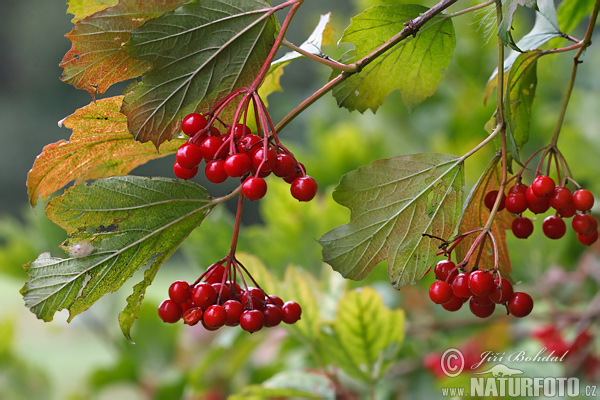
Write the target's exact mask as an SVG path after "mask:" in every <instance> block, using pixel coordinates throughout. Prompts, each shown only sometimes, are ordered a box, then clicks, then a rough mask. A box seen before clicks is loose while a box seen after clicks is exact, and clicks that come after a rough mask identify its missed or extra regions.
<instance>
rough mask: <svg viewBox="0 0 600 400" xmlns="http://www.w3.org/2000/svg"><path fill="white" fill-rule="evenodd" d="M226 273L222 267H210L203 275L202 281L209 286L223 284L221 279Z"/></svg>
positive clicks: (218, 265)
mask: <svg viewBox="0 0 600 400" xmlns="http://www.w3.org/2000/svg"><path fill="white" fill-rule="evenodd" d="M226 273H227V270H226V269H225V267H224V266H223V265H220V264H217V265H212V266H210V267H208V269H207V270H206V275H204V281H205V282H206V283H208V284H209V285H212V284H213V283H221V282H223V277H224V276H225V274H226Z"/></svg>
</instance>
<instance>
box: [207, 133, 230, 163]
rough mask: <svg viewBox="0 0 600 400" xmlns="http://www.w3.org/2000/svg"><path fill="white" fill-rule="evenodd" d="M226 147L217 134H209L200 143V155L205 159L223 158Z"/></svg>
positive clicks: (225, 153)
mask: <svg viewBox="0 0 600 400" xmlns="http://www.w3.org/2000/svg"><path fill="white" fill-rule="evenodd" d="M226 147H227V146H224V145H223V139H221V138H220V137H218V136H209V137H207V138H206V139H204V140H203V141H202V143H201V144H200V149H202V156H203V157H204V159H205V160H206V161H211V160H214V159H221V158H225V156H226V155H227V149H226Z"/></svg>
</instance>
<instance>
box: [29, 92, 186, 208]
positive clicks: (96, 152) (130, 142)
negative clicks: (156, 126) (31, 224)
mask: <svg viewBox="0 0 600 400" xmlns="http://www.w3.org/2000/svg"><path fill="white" fill-rule="evenodd" d="M122 101H123V96H117V97H110V98H106V99H102V100H98V101H96V102H93V103H91V104H89V105H87V106H85V107H83V108H80V109H78V110H77V111H76V112H75V113H74V114H72V115H70V116H68V117H67V118H65V119H64V120H63V121H61V123H62V125H64V126H65V127H67V128H70V129H72V130H73V133H72V135H71V138H70V139H69V141H65V140H61V141H59V142H56V143H52V144H49V145H47V146H45V147H44V150H43V151H42V154H40V155H39V156H37V158H36V159H35V162H34V163H33V167H32V168H31V170H30V171H29V173H28V175H27V189H28V191H29V202H30V204H31V205H32V206H34V205H35V204H36V203H37V199H38V197H39V196H40V195H41V196H42V199H46V198H48V196H49V195H51V194H52V193H54V192H55V191H57V190H59V189H61V188H63V187H64V186H65V185H67V184H68V183H69V182H71V181H75V183H80V182H83V181H85V180H88V179H98V178H104V177H108V176H115V175H126V174H127V173H128V172H129V171H131V170H132V169H133V168H135V167H137V166H138V165H141V164H144V163H146V162H147V161H150V160H153V159H155V158H160V157H164V156H167V155H169V154H172V153H174V152H175V151H177V148H178V147H179V146H180V145H181V144H183V143H184V140H183V139H174V140H171V141H170V142H165V143H164V144H163V145H162V146H161V147H160V150H159V151H156V147H155V146H154V145H153V144H152V143H139V142H136V141H135V140H134V139H133V136H131V134H130V133H129V132H128V131H127V119H126V118H125V115H123V114H121V112H120V111H119V110H120V108H121V103H122Z"/></svg>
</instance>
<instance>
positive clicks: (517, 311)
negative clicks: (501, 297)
mask: <svg viewBox="0 0 600 400" xmlns="http://www.w3.org/2000/svg"><path fill="white" fill-rule="evenodd" d="M507 306H508V312H510V313H511V314H512V315H514V316H515V317H518V318H522V317H526V316H527V315H529V313H531V310H533V299H532V298H531V296H530V295H528V294H527V293H523V292H515V293H514V294H513V295H512V297H511V298H510V300H508V304H507Z"/></svg>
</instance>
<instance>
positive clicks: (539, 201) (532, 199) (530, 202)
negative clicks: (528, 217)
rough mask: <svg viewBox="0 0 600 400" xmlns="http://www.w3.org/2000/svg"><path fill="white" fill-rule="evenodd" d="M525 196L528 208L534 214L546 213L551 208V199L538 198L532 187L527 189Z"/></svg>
mask: <svg viewBox="0 0 600 400" xmlns="http://www.w3.org/2000/svg"><path fill="white" fill-rule="evenodd" d="M525 196H526V197H527V206H528V207H529V209H530V210H531V212H533V213H534V214H541V213H545V212H546V211H548V209H549V208H550V198H549V197H538V196H536V195H535V193H533V189H532V188H531V186H529V187H528V188H527V192H525Z"/></svg>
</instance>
